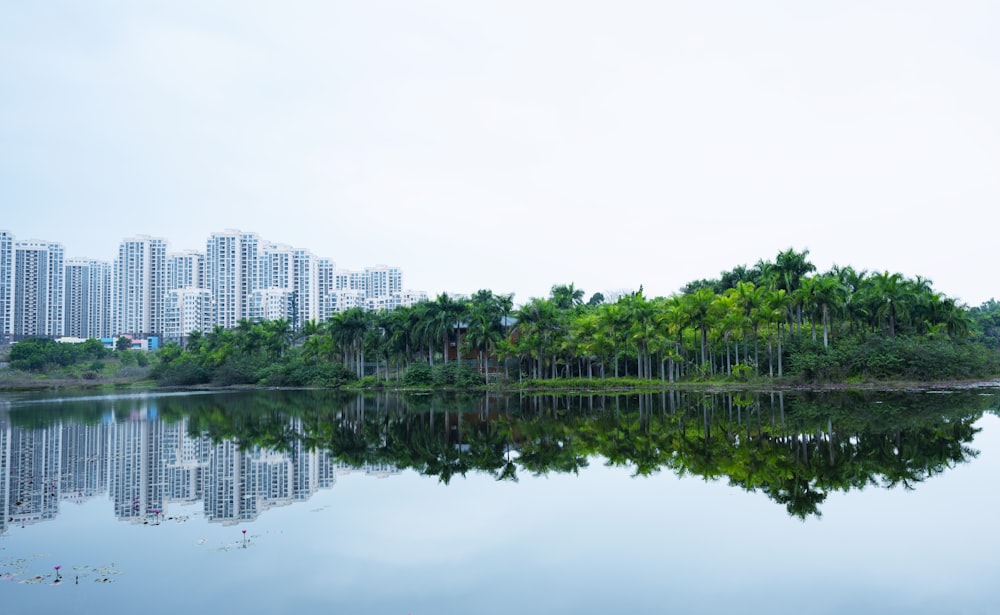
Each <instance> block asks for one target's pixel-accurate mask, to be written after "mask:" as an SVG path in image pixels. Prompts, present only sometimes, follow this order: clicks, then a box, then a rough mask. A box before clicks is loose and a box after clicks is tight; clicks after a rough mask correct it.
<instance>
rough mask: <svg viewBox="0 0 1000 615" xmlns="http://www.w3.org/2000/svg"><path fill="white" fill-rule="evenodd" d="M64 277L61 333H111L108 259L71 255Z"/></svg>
mask: <svg viewBox="0 0 1000 615" xmlns="http://www.w3.org/2000/svg"><path fill="white" fill-rule="evenodd" d="M64 277H65V284H66V288H65V291H64V294H63V299H64V301H65V306H64V309H63V335H69V336H72V337H80V338H84V339H86V338H91V337H93V338H98V339H99V338H102V337H111V263H106V262H103V261H95V260H91V259H88V258H71V259H69V260H67V261H66V269H65V276H64Z"/></svg>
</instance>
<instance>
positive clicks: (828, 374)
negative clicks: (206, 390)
mask: <svg viewBox="0 0 1000 615" xmlns="http://www.w3.org/2000/svg"><path fill="white" fill-rule="evenodd" d="M808 255H809V251H808V250H804V251H802V252H797V251H795V250H794V249H788V250H785V251H783V252H780V253H779V254H778V255H777V257H776V258H775V259H774V260H773V261H765V260H761V261H758V262H757V263H756V264H755V265H754V266H752V267H747V266H739V267H736V268H734V269H732V270H730V271H724V272H722V273H721V274H720V276H719V277H718V278H715V279H705V280H697V281H694V282H691V283H689V284H687V285H686V286H685V287H684V288H683V289H681V291H680V292H678V293H675V294H673V295H671V296H669V297H647V296H646V295H645V294H644V292H643V290H642V288H640V289H639V290H638V291H635V292H632V293H628V294H625V295H623V296H621V297H618V298H617V299H616V300H615V301H605V300H604V297H603V296H601V295H600V293H597V294H595V295H593V296H592V297H590V300H589V301H586V302H585V301H584V292H583V291H582V290H581V289H578V288H576V287H575V285H574V284H568V285H555V286H553V287H552V289H551V294H550V295H549V296H548V297H541V298H539V297H533V298H531V299H529V300H528V301H526V302H525V303H524V304H523V305H521V306H518V307H515V306H514V302H513V295H504V294H496V293H494V292H493V291H491V290H480V291H478V292H476V293H475V294H474V295H472V296H471V297H469V298H461V299H459V298H453V297H451V296H449V295H448V294H441V295H439V296H438V297H436V298H435V299H434V300H429V301H424V302H421V303H418V304H416V305H414V306H412V307H401V308H397V309H395V310H389V311H381V312H371V311H367V310H364V309H361V308H353V309H348V310H346V311H344V312H338V313H335V314H333V315H332V316H331V318H330V319H329V320H328V321H326V322H309V323H306V324H305V326H303V327H302V328H301V329H300V330H298V331H296V330H294V329H293V328H292V326H291V323H290V322H289V321H287V320H278V321H265V322H258V323H253V322H250V321H243V322H241V323H240V324H239V326H238V327H236V328H234V329H229V330H227V329H222V328H221V327H216V328H215V329H213V330H211V331H208V332H204V333H200V332H196V333H194V334H192V335H191V336H190V338H189V339H188V340H187V345H186V347H185V348H184V349H181V348H179V347H175V346H173V347H172V346H169V345H168V346H167V347H166V348H164V349H163V350H161V352H160V359H161V361H160V365H159V366H158V367H157V368H155V369H154V376H156V377H157V378H159V379H161V380H164V381H167V382H173V383H179V384H190V383H196V382H214V383H218V384H239V383H252V384H258V383H262V384H270V385H306V384H313V385H334V386H336V385H337V384H344V383H347V382H351V381H362V382H363V383H364V382H367V383H379V382H387V381H388V382H401V383H404V384H410V385H430V384H435V383H436V384H452V385H464V386H468V385H473V384H487V383H489V382H491V381H494V380H500V381H511V380H515V379H517V380H520V379H530V380H537V381H543V380H544V381H546V382H547V383H548V385H555V384H556V383H557V382H559V381H561V380H572V381H578V380H580V379H584V380H588V381H600V380H602V379H610V378H631V379H635V380H639V381H646V382H649V381H659V382H661V383H676V382H685V381H693V380H706V379H731V380H736V381H746V380H750V379H754V378H772V379H773V378H786V379H787V378H795V379H799V380H803V381H817V380H844V379H852V378H860V379H866V378H867V379H886V378H900V379H903V378H905V379H945V378H976V377H984V376H988V375H993V374H996V373H998V371H1000V360H998V354H997V346H998V342H1000V305H997V303H996V302H990V303H988V304H984V305H983V306H982V307H981V308H978V309H975V310H969V309H968V308H966V307H965V306H964V305H961V304H960V303H958V302H957V301H956V300H955V299H952V298H950V297H947V296H945V295H944V294H942V293H940V292H937V291H935V290H934V289H933V287H932V283H931V281H930V280H928V279H926V278H923V277H920V276H917V277H915V278H907V277H904V276H903V275H902V274H900V273H890V272H888V271H885V272H868V271H865V270H856V269H854V268H852V267H849V266H846V267H840V266H834V267H833V268H832V269H831V270H830V271H827V272H825V273H817V272H816V267H815V266H814V265H813V264H812V263H811V262H810V261H809V260H808ZM548 385H547V386H548Z"/></svg>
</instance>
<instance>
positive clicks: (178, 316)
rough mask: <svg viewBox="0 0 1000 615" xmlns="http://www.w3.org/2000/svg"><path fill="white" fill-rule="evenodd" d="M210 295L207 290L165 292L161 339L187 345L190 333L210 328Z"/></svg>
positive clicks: (175, 289) (205, 330)
mask: <svg viewBox="0 0 1000 615" xmlns="http://www.w3.org/2000/svg"><path fill="white" fill-rule="evenodd" d="M211 316H212V293H211V292H209V290H208V289H207V288H194V287H186V288H174V289H171V290H168V291H167V294H166V297H165V299H164V306H163V338H164V339H165V340H168V341H173V342H177V343H178V344H180V345H181V346H184V345H186V344H187V338H188V336H189V335H191V332H192V331H201V332H203V333H204V332H207V331H209V330H210V329H211V328H212V320H211Z"/></svg>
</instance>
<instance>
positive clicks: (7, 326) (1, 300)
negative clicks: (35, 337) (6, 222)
mask: <svg viewBox="0 0 1000 615" xmlns="http://www.w3.org/2000/svg"><path fill="white" fill-rule="evenodd" d="M13 308H14V235H13V234H12V233H11V232H10V231H3V230H0V343H2V342H5V341H7V340H8V339H9V336H10V334H11V326H12V324H13V322H14V315H13V312H12V311H11V310H13Z"/></svg>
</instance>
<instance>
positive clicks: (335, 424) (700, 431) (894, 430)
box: [11, 391, 997, 519]
mask: <svg viewBox="0 0 1000 615" xmlns="http://www.w3.org/2000/svg"><path fill="white" fill-rule="evenodd" d="M88 403H90V402H88ZM131 403H132V402H130V404H131ZM129 407H131V406H129ZM984 411H990V412H996V411H997V402H996V397H994V396H985V395H979V394H977V393H975V392H972V391H964V392H953V393H952V394H949V395H932V394H901V393H893V394H886V393H872V392H850V393H828V394H817V393H796V394H790V393H780V392H740V393H704V392H679V391H668V392H663V393H654V394H640V395H634V394H630V395H620V396H552V395H546V396H511V397H503V396H495V395H487V396H478V395H476V396H467V395H466V396H448V397H443V396H442V397H439V396H429V395H420V396H406V395H397V394H389V393H379V394H374V395H369V396H354V395H345V394H341V393H334V392H329V391H274V392H246V393H232V394H221V395H203V396H197V395H196V396H179V397H170V398H162V399H160V400H158V401H157V416H158V418H159V419H160V420H166V421H176V420H179V419H181V418H186V419H187V426H188V430H189V432H190V433H191V435H195V436H208V437H209V438H211V439H212V440H213V441H214V442H221V441H224V440H229V441H233V442H236V443H237V444H238V446H239V447H240V448H241V449H247V448H251V447H260V448H263V449H268V450H275V451H283V452H287V451H292V450H293V449H295V448H296V447H300V448H303V449H305V450H313V451H316V450H319V451H324V452H326V453H327V454H328V455H329V456H330V458H331V459H333V460H335V461H337V462H339V463H343V464H346V465H348V466H350V467H354V468H361V467H365V466H372V465H375V466H392V467H395V468H397V469H399V470H406V469H410V470H414V471H416V472H418V473H420V474H422V475H426V476H433V477H437V479H438V480H439V481H441V482H443V483H446V484H447V483H449V482H450V481H451V480H452V479H453V478H454V477H456V476H463V477H464V476H466V475H467V474H468V473H470V472H476V473H484V474H487V475H489V476H492V477H493V478H494V479H496V480H509V481H517V479H518V475H519V473H523V472H527V473H530V474H533V475H545V474H548V473H550V472H554V473H574V474H576V473H579V472H580V471H581V470H583V469H585V468H587V467H588V465H589V464H590V463H592V462H603V463H605V464H607V465H610V466H619V467H627V468H630V469H631V470H632V471H633V474H634V475H635V476H640V477H641V476H648V475H651V474H654V473H657V472H660V471H661V470H667V471H670V472H673V473H674V474H676V475H677V476H682V477H683V476H696V477H700V478H703V479H705V480H726V481H728V483H729V484H730V485H732V486H734V487H739V488H741V489H744V490H746V491H748V492H760V493H763V494H764V495H766V496H767V497H768V498H770V499H771V500H772V501H774V502H775V503H777V504H780V505H782V506H784V507H785V508H786V510H787V511H788V513H789V514H790V515H793V516H796V517H799V518H803V519H804V518H807V517H810V516H819V515H820V514H821V513H820V506H821V505H822V504H823V502H824V501H825V500H826V498H827V496H828V494H829V493H831V492H849V491H853V490H861V489H864V488H868V487H873V486H877V487H881V488H895V487H901V488H904V489H913V488H914V487H915V486H916V485H918V484H919V483H921V482H922V481H924V480H927V479H928V478H930V477H932V476H934V475H936V474H939V473H941V472H943V471H945V470H947V469H949V468H952V467H955V466H956V465H958V464H961V463H965V462H966V461H969V460H970V459H972V458H974V457H975V456H976V455H977V454H978V452H977V451H976V450H974V449H972V448H971V447H970V444H971V442H972V440H973V438H974V437H975V435H976V433H977V431H978V429H977V428H976V427H975V423H976V421H977V420H978V419H979V418H980V417H981V416H982V413H983V412H984ZM115 413H116V414H118V413H119V410H117V409H116V410H115ZM79 414H81V415H82V416H84V417H86V418H87V419H88V420H95V418H96V417H97V416H100V415H101V414H102V411H101V410H99V409H98V408H96V407H91V406H87V405H82V406H81V407H80V408H79ZM11 418H12V420H13V421H14V422H15V423H17V421H18V420H22V421H24V422H26V423H28V424H29V425H30V427H37V426H38V422H39V420H41V419H40V415H38V414H28V413H25V414H23V415H22V414H18V413H14V414H12V417H11Z"/></svg>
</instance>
